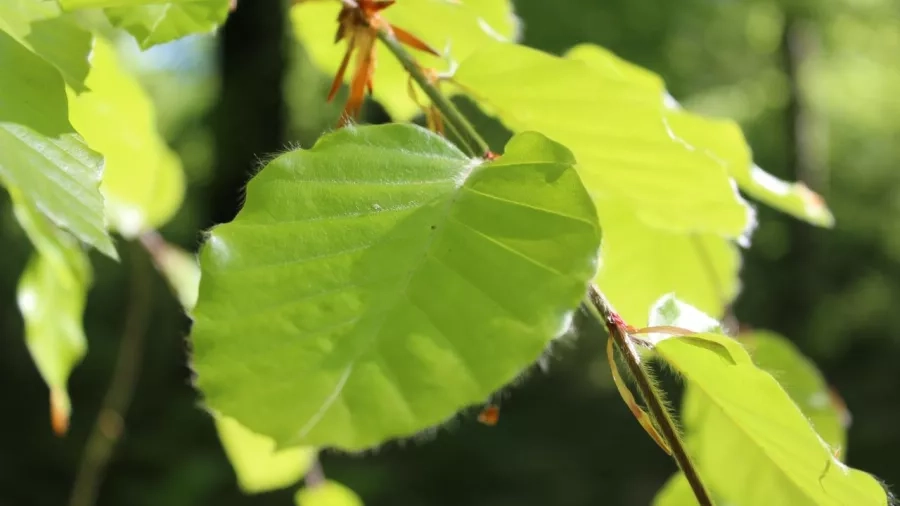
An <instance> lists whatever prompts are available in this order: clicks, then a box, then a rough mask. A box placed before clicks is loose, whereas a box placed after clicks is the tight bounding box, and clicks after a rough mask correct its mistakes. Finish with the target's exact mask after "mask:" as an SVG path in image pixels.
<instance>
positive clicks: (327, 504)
mask: <svg viewBox="0 0 900 506" xmlns="http://www.w3.org/2000/svg"><path fill="white" fill-rule="evenodd" d="M294 503H295V504H296V505H297V506H363V502H362V499H360V498H359V496H357V495H356V493H355V492H353V491H352V490H350V489H349V488H347V487H345V486H344V485H341V484H340V483H337V482H334V481H330V480H329V481H326V482H325V483H322V484H319V485H317V486H315V487H313V488H302V489H300V490H299V491H298V492H297V495H295V496H294Z"/></svg>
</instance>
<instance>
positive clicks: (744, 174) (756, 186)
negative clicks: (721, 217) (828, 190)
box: [667, 108, 834, 227]
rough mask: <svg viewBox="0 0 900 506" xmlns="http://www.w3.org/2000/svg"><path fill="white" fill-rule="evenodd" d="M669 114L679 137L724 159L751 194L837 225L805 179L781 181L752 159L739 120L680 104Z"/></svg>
mask: <svg viewBox="0 0 900 506" xmlns="http://www.w3.org/2000/svg"><path fill="white" fill-rule="evenodd" d="M667 117H668V121H669V124H670V125H671V127H672V131H674V132H675V133H676V134H677V135H678V136H679V137H681V138H682V139H684V140H686V141H687V142H689V143H691V145H693V146H696V147H697V148H698V149H702V150H705V151H707V152H709V153H711V154H712V156H715V157H716V158H718V159H720V160H722V161H723V162H724V163H725V165H726V167H728V172H729V173H730V174H731V177H733V178H734V179H735V181H737V183H738V185H739V186H740V188H741V190H743V191H744V192H746V193H747V194H748V195H750V196H751V197H753V198H755V199H758V200H760V201H762V202H764V203H766V204H768V205H770V206H772V207H774V208H775V209H778V210H780V211H783V212H786V213H788V214H790V215H792V216H794V217H797V218H800V219H802V220H805V221H808V222H809V223H812V224H813V225H819V226H823V227H831V226H833V225H834V216H833V215H832V214H831V211H829V210H828V206H826V205H825V201H824V200H822V197H820V196H819V195H818V194H816V193H815V192H813V191H812V190H810V189H809V188H808V187H807V186H806V185H804V184H803V183H788V182H786V181H782V180H781V179H778V178H776V177H775V176H773V175H771V174H769V173H768V172H766V171H765V170H763V169H762V168H760V167H759V166H757V165H755V164H754V163H753V159H752V155H751V153H750V147H749V146H747V144H746V141H745V140H744V134H743V133H742V132H741V128H740V127H739V126H738V125H737V123H735V122H733V121H730V120H719V119H711V118H704V117H702V116H698V115H696V114H691V113H689V112H687V111H685V110H684V109H681V108H676V109H674V110H673V111H671V112H669V114H668V115H667Z"/></svg>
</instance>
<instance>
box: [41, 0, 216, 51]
mask: <svg viewBox="0 0 900 506" xmlns="http://www.w3.org/2000/svg"><path fill="white" fill-rule="evenodd" d="M59 3H60V5H62V7H63V9H65V10H76V9H86V8H105V9H106V15H107V17H109V20H110V21H111V22H112V24H113V25H115V26H117V27H119V28H124V29H125V30H128V32H129V33H131V34H132V35H133V36H134V38H135V39H137V41H138V44H139V45H140V46H141V48H144V49H147V48H149V47H151V46H155V45H157V44H162V43H164V42H169V41H172V40H175V39H180V38H181V37H184V36H185V35H191V34H195V33H207V32H210V31H212V30H215V29H216V27H218V26H219V25H220V24H222V23H223V22H224V21H225V18H226V17H227V16H228V7H229V0H168V1H167V0H59Z"/></svg>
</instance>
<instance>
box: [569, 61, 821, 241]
mask: <svg viewBox="0 0 900 506" xmlns="http://www.w3.org/2000/svg"><path fill="white" fill-rule="evenodd" d="M566 56H567V58H570V59H575V60H578V61H582V62H585V63H586V64H589V65H592V66H594V67H596V68H597V69H599V70H604V71H607V72H615V73H616V74H618V75H620V76H622V77H623V78H625V79H629V80H631V81H632V82H635V83H639V84H641V85H643V86H647V87H652V86H653V85H654V83H658V82H659V81H658V78H657V77H656V75H655V74H653V73H651V72H649V71H648V70H646V69H643V68H641V67H638V66H636V65H632V64H630V63H628V62H625V61H622V60H618V59H616V58H615V57H613V56H612V55H610V54H609V52H608V51H606V50H604V49H602V48H600V47H597V46H594V45H591V44H582V45H579V46H576V47H574V48H573V49H572V50H571V51H569V53H568V54H567V55H566ZM660 84H661V83H660ZM665 103H666V111H665V113H664V115H665V121H666V123H667V125H668V127H669V128H670V129H671V131H672V133H673V134H674V135H675V136H676V137H678V138H679V139H681V140H683V141H685V142H687V143H688V144H689V145H690V146H693V147H694V148H695V149H697V150H699V151H701V152H703V153H705V154H707V155H709V156H710V157H711V158H713V159H715V160H716V161H718V162H719V163H720V164H721V165H722V166H723V167H724V168H725V169H726V170H727V171H728V174H729V175H731V177H733V178H734V179H735V181H736V182H737V184H738V185H739V186H740V188H741V190H743V191H745V192H746V193H747V194H749V195H751V196H752V197H754V198H756V199H759V200H761V201H762V202H764V203H766V204H768V205H770V206H772V207H774V208H776V209H779V210H781V211H784V212H786V213H789V214H791V215H793V216H795V217H797V218H800V219H803V220H806V221H808V222H810V223H812V224H815V225H820V226H828V227H830V226H832V225H833V224H834V217H833V216H832V215H831V212H830V211H829V210H828V208H827V207H826V206H825V203H824V201H823V200H822V198H821V197H819V196H818V195H817V194H815V193H814V192H812V191H810V190H809V188H807V187H806V186H805V185H804V184H803V183H787V182H785V181H782V180H780V179H778V178H776V177H775V176H772V175H771V174H769V173H767V172H766V171H764V170H763V169H762V168H760V167H758V166H756V165H755V164H754V163H753V159H752V155H751V153H750V147H749V146H748V145H747V141H746V139H744V134H743V132H741V128H740V127H739V126H738V125H737V123H735V122H734V121H730V120H720V119H712V118H706V117H703V116H700V115H697V114H692V113H690V112H688V111H686V110H684V109H682V108H681V106H680V105H679V104H678V103H677V102H676V101H675V100H674V99H672V98H671V97H668V96H667V97H666V100H665Z"/></svg>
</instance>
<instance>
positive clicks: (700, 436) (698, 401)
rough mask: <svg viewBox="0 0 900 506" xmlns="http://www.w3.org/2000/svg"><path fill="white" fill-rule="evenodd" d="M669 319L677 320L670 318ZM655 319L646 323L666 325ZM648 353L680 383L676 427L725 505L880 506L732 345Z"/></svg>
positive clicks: (722, 341)
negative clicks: (683, 390) (682, 392)
mask: <svg viewBox="0 0 900 506" xmlns="http://www.w3.org/2000/svg"><path fill="white" fill-rule="evenodd" d="M675 317H676V318H677V315H675ZM672 321H673V319H672V315H671V314H670V315H657V316H654V317H652V318H651V322H652V323H653V324H670V322H672ZM655 351H656V353H657V354H658V355H659V356H660V357H661V358H662V359H663V360H665V361H666V363H668V364H669V365H670V366H671V367H672V368H673V369H674V370H676V371H677V372H678V373H679V374H681V375H682V376H684V378H685V379H686V381H687V384H688V391H687V399H686V400H685V404H684V409H683V414H682V423H683V426H684V429H685V433H686V439H687V443H688V447H689V451H690V452H691V454H692V457H693V458H694V462H695V464H696V465H697V467H698V469H699V471H700V475H701V478H703V479H704V480H706V482H707V484H708V486H709V487H710V489H712V490H713V491H715V494H716V495H717V496H719V497H721V498H722V500H723V502H726V503H727V504H734V505H737V506H756V505H761V504H765V505H775V506H779V505H784V506H789V505H790V506H797V505H810V506H813V505H816V506H839V505H845V504H854V505H861V506H868V505H878V506H885V505H886V504H887V495H886V492H885V490H884V489H883V488H882V486H881V484H880V483H879V482H878V481H877V480H875V479H874V478H873V477H872V476H870V475H868V474H866V473H863V472H861V471H857V470H855V469H850V468H848V467H846V466H845V465H844V464H843V463H842V462H841V461H840V460H839V459H837V458H836V457H835V456H834V454H833V453H832V449H831V448H830V447H829V446H828V445H827V444H826V443H825V441H824V440H823V439H822V438H821V437H820V436H819V435H818V434H817V433H816V431H815V429H814V428H813V427H812V426H811V425H810V423H809V420H807V418H806V417H805V416H804V414H803V412H802V411H801V410H800V408H798V407H797V405H796V404H795V403H794V402H793V401H792V400H791V398H790V396H789V395H788V393H787V392H786V391H785V390H784V389H783V388H782V386H781V385H780V384H779V383H778V382H777V381H776V380H775V379H774V378H773V377H772V376H771V375H770V374H769V373H767V372H765V371H763V370H762V369H760V368H759V367H757V366H756V365H755V364H754V363H753V360H752V359H751V358H750V355H749V354H748V353H747V351H746V350H745V349H744V348H743V346H742V345H741V344H740V343H738V341H736V340H734V339H732V338H729V337H726V336H723V335H720V334H711V333H706V334H697V335H694V336H690V337H673V338H668V339H662V340H660V341H658V342H657V343H656V345H655Z"/></svg>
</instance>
